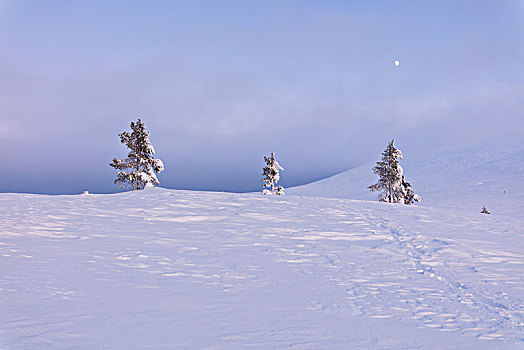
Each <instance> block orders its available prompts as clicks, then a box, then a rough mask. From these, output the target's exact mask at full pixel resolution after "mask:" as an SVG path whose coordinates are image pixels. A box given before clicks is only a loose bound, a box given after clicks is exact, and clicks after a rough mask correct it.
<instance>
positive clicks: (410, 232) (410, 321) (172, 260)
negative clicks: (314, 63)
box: [0, 188, 524, 349]
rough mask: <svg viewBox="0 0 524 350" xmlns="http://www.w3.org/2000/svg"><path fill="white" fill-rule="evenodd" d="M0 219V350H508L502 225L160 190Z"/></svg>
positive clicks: (521, 319)
mask: <svg viewBox="0 0 524 350" xmlns="http://www.w3.org/2000/svg"><path fill="white" fill-rule="evenodd" d="M423 200H424V199H423ZM0 208H2V211H3V213H4V215H3V216H2V219H0V271H1V274H0V348H6V349H45V348H49V349H71V348H74V349H94V348H108V349H109V348H110V349H130V348H137V349H138V348H140V349H144V348H153V349H163V348H165V349H188V348H191V349H232V348H258V349H279V348H297V349H313V348H322V349H348V348H357V349H358V348H377V349H391V348H439V349H441V348H449V349H463V348H489V349H492V348H495V349H512V348H522V347H524V336H523V334H524V303H523V302H522V300H524V266H523V265H524V258H523V254H522V252H523V246H522V238H523V232H522V219H521V218H520V217H519V216H515V215H514V214H513V213H512V212H507V213H501V212H497V213H496V214H492V215H483V214H480V213H476V212H469V211H466V210H463V211H460V210H451V209H445V208H431V207H421V206H406V205H394V204H386V203H378V202H370V201H356V200H344V199H328V198H315V197H300V196H289V195H288V196H261V195H260V194H229V193H212V192H192V191H174V190H166V189H161V188H154V189H147V190H144V191H139V192H128V193H121V194H113V195H84V196H39V195H22V194H0Z"/></svg>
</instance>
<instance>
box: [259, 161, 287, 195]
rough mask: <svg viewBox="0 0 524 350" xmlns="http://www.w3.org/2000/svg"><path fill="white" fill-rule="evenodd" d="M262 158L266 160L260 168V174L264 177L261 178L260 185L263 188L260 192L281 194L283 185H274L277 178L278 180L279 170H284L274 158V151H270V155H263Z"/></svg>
mask: <svg viewBox="0 0 524 350" xmlns="http://www.w3.org/2000/svg"><path fill="white" fill-rule="evenodd" d="M264 160H265V162H266V166H265V167H264V168H263V169H262V175H263V176H264V178H263V179H262V182H263V184H262V187H264V189H263V190H262V194H276V195H283V194H284V187H282V186H280V185H279V186H276V187H275V185H276V184H277V182H278V180H280V170H284V168H282V167H281V166H280V164H278V162H277V160H276V159H275V153H271V157H269V158H268V157H266V156H264Z"/></svg>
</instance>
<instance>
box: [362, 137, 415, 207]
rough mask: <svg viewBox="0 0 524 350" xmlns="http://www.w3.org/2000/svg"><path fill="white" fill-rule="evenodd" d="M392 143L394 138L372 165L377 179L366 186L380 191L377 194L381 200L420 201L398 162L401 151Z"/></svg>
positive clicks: (394, 201) (406, 202) (410, 202)
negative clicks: (372, 183) (378, 159)
mask: <svg viewBox="0 0 524 350" xmlns="http://www.w3.org/2000/svg"><path fill="white" fill-rule="evenodd" d="M394 143H395V140H391V142H390V143H389V145H388V146H387V147H386V149H385V150H384V152H382V159H381V160H380V161H379V162H377V163H376V165H375V166H374V167H373V172H374V173H375V174H377V175H378V176H379V180H378V182H377V183H376V184H374V185H371V186H369V187H368V188H369V189H370V190H371V191H373V192H375V191H382V192H381V193H380V194H379V196H378V200H379V201H381V202H390V203H404V204H413V203H414V202H418V201H420V196H419V195H418V194H416V193H415V192H414V191H413V190H412V189H411V184H410V183H409V182H407V181H406V180H405V177H404V171H403V169H402V167H401V166H400V164H399V163H398V159H402V152H401V151H400V150H399V149H396V148H395V145H394Z"/></svg>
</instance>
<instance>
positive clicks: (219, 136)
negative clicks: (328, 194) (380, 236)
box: [0, 0, 524, 194]
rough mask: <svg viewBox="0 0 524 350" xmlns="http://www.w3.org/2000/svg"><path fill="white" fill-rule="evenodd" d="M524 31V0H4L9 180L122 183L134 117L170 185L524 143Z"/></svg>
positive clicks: (91, 187)
mask: <svg viewBox="0 0 524 350" xmlns="http://www.w3.org/2000/svg"><path fill="white" fill-rule="evenodd" d="M523 37H524V1H522V0H513V1H506V0H493V1H483V0H475V1H473V0H464V1H436V0H435V1H429V0H428V1H334V0H333V1H330V0H326V1H308V0H303V1H130V0H127V1H53V0H49V1H29V0H28V1H14V0H0V147H1V148H2V149H3V150H4V152H2V158H1V159H2V162H1V163H0V179H1V181H0V192H31V193H48V194H68V193H80V192H81V191H84V190H88V191H90V192H95V193H108V192H118V191H119V190H120V189H119V187H118V186H117V185H114V184H113V180H114V179H115V170H114V169H113V168H111V167H109V163H110V162H111V160H112V159H113V158H114V157H117V158H124V157H125V155H126V153H127V152H126V149H125V146H124V145H122V144H120V140H119V137H118V133H120V132H122V131H125V130H129V124H130V122H131V121H136V120H137V119H138V118H141V120H142V121H143V122H145V124H146V126H147V128H148V131H149V132H150V133H151V134H150V140H151V142H152V143H153V145H154V147H155V149H156V151H157V153H156V156H157V157H158V158H160V159H162V160H163V162H164V164H165V171H163V172H162V173H160V174H159V175H158V178H159V180H160V183H161V186H163V187H167V188H175V189H191V190H213V191H233V192H244V191H257V190H260V186H261V183H260V180H261V178H262V176H261V169H262V167H263V166H264V160H263V157H264V155H269V154H270V153H271V152H275V154H276V158H277V160H278V161H279V162H280V164H281V165H282V166H283V167H284V168H285V170H284V171H283V172H282V174H281V183H282V185H283V186H284V187H289V186H295V185H299V184H303V183H307V182H311V181H314V180H317V179H321V178H324V177H326V176H330V175H333V174H335V173H338V172H341V171H344V170H347V169H350V168H352V167H355V166H358V165H360V164H363V163H368V162H374V161H376V160H378V159H379V157H380V152H382V150H383V149H384V148H385V147H386V145H387V143H388V142H389V141H390V140H391V139H393V138H394V139H395V140H396V145H397V146H398V147H399V148H400V149H402V151H403V153H404V156H405V157H409V156H410V155H412V156H415V155H420V154H424V153H427V152H430V151H432V152H434V151H438V150H441V149H449V148H453V147H463V146H472V145H485V144H499V143H521V142H522V140H523V139H524V102H523V98H522V96H524V40H523V39H522V38H523ZM395 60H399V61H400V65H399V66H398V67H396V66H395V64H394V61H395ZM370 171H371V169H370Z"/></svg>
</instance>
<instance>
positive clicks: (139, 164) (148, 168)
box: [109, 119, 164, 191]
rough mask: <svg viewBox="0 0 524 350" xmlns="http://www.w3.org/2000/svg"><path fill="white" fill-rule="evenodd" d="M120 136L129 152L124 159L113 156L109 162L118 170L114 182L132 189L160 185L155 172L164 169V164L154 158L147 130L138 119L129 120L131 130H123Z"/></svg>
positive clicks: (153, 150)
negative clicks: (134, 120) (135, 120)
mask: <svg viewBox="0 0 524 350" xmlns="http://www.w3.org/2000/svg"><path fill="white" fill-rule="evenodd" d="M118 136H120V142H121V143H123V144H125V145H126V146H127V148H129V153H128V154H127V158H125V159H117V158H114V159H113V161H112V162H111V163H110V164H109V165H110V166H111V167H113V168H115V169H117V170H119V171H118V172H117V178H116V180H115V181H114V183H115V184H117V183H120V187H122V188H128V187H131V188H133V191H134V190H141V189H143V188H144V187H146V186H147V185H160V183H159V181H158V178H157V177H156V174H155V173H159V172H161V171H162V170H164V164H163V163H162V161H161V160H160V159H155V158H154V157H153V155H154V154H155V149H154V148H153V145H152V144H151V142H149V132H147V131H146V126H145V124H144V123H142V121H141V120H140V119H138V121H137V122H136V123H135V122H131V132H130V133H129V132H127V131H124V132H122V133H121V134H118Z"/></svg>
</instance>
